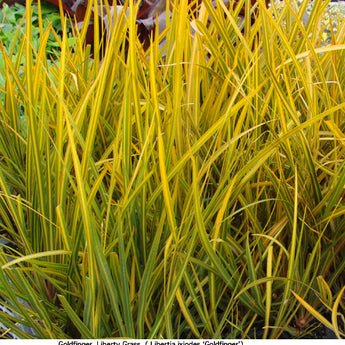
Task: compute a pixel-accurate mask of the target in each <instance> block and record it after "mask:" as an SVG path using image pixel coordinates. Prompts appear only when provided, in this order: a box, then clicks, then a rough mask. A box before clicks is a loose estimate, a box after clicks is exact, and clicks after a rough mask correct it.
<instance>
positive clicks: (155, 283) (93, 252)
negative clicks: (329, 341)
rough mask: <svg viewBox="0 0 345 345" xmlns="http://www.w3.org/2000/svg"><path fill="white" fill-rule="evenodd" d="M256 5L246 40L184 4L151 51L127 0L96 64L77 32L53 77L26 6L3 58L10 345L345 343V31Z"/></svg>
mask: <svg viewBox="0 0 345 345" xmlns="http://www.w3.org/2000/svg"><path fill="white" fill-rule="evenodd" d="M246 2H247V0H244V1H243V3H246ZM90 3H91V2H90ZM249 3H250V1H248V4H249ZM258 3H259V4H258V6H259V14H258V17H257V20H256V22H255V24H254V26H253V27H250V16H249V8H247V9H248V11H247V12H248V16H247V18H246V20H244V21H243V22H241V21H240V20H239V18H238V17H237V12H238V9H235V10H232V9H230V10H227V9H226V8H225V7H224V6H223V5H222V4H221V3H218V5H217V9H215V8H214V7H212V5H211V2H210V0H204V2H203V4H202V6H201V8H200V15H199V17H198V18H197V19H195V18H190V16H189V14H188V13H189V11H188V5H187V2H186V1H185V0H181V1H179V3H178V4H174V5H173V14H172V17H171V18H170V19H169V18H167V20H168V23H167V28H166V30H164V31H163V32H162V33H161V34H160V36H159V37H158V33H157V36H156V39H154V40H153V42H152V44H151V47H150V49H149V50H148V51H144V50H143V49H142V47H141V45H140V43H139V41H138V38H137V35H136V29H135V13H136V10H137V8H136V7H135V6H133V4H132V2H130V4H129V18H126V17H125V15H124V14H119V15H118V16H117V17H116V18H115V20H114V24H113V27H112V28H111V31H112V35H111V38H110V39H109V42H108V45H107V51H106V54H105V57H104V59H103V60H102V61H100V60H99V57H98V56H94V58H93V59H90V56H89V55H88V54H89V53H88V50H86V51H85V50H84V49H83V45H82V40H83V37H84V35H85V30H86V28H83V29H82V31H81V32H80V33H79V32H74V44H73V49H70V47H69V42H68V37H67V32H66V23H65V22H64V21H63V23H62V32H63V34H62V38H61V40H60V39H59V40H58V41H57V42H58V43H59V49H60V53H59V57H57V58H56V61H55V63H54V64H48V61H47V54H46V48H47V42H48V37H49V36H50V35H51V33H52V32H53V29H52V26H51V25H49V26H47V27H45V26H43V22H42V20H41V19H40V18H39V19H38V20H39V22H40V25H41V26H40V28H41V30H40V45H39V46H38V47H35V46H34V45H33V44H32V37H33V36H32V32H33V27H32V25H31V19H30V18H31V10H30V9H31V7H30V6H27V11H26V13H25V18H26V21H25V23H26V25H25V26H21V28H22V29H23V30H24V36H23V37H24V39H21V40H20V41H18V44H19V47H20V48H19V52H18V54H17V56H16V57H15V58H14V56H13V55H12V53H11V52H9V51H6V50H5V49H3V46H2V45H0V48H1V54H2V59H3V60H4V65H3V67H2V68H1V70H0V73H1V74H2V76H3V78H4V80H5V85H4V86H3V87H1V89H0V92H1V94H2V98H1V99H2V101H1V103H0V153H1V158H0V221H1V230H2V232H1V233H2V236H3V237H6V238H7V239H10V241H11V242H12V243H13V246H14V249H13V248H11V247H10V246H5V247H3V250H1V251H0V265H1V270H0V291H1V300H0V304H1V305H2V306H3V307H2V310H4V307H5V308H6V309H7V313H6V312H4V311H1V312H0V322H1V323H2V324H3V325H4V326H5V327H6V328H7V330H5V329H4V330H3V331H2V336H3V337H11V336H13V334H15V335H17V336H18V337H22V338H24V337H36V338H51V337H54V338H56V337H57V338H64V337H76V338H78V337H85V338H93V337H96V338H103V337H137V338H150V337H152V338H153V337H155V338H160V337H165V338H180V337H183V338H187V337H193V338H199V337H204V338H207V337H215V338H220V337H223V338H225V337H231V338H242V337H243V338H246V337H254V336H259V337H265V338H277V337H279V336H280V335H281V334H282V332H283V331H285V332H288V333H289V334H290V336H291V337H298V336H301V335H305V334H307V333H308V332H310V331H311V330H312V329H313V327H314V328H315V325H317V324H318V323H319V322H321V323H323V324H325V325H326V326H327V327H329V328H331V329H333V330H334V332H335V333H336V334H337V335H338V336H339V337H341V336H344V330H342V329H341V328H339V326H338V322H339V320H341V318H343V315H344V299H343V296H342V293H343V292H344V289H343V286H344V285H345V282H344V266H345V261H344V260H343V258H344V255H345V247H344V246H345V235H344V225H345V218H344V213H345V203H344V196H345V195H344V183H345V162H344V154H345V142H344V138H345V135H344V132H345V116H344V109H345V90H343V89H344V85H345V70H344V63H343V61H344V59H345V53H344V52H345V31H344V30H345V27H344V24H343V23H342V22H340V21H339V23H338V25H337V31H336V32H335V31H332V26H330V25H328V23H327V22H325V21H324V20H323V18H324V17H323V16H324V10H325V6H326V5H327V3H322V2H321V1H315V2H314V6H313V8H312V11H311V14H310V17H309V19H308V20H307V22H306V23H305V24H303V23H302V17H303V14H304V13H305V9H306V7H307V6H308V1H304V2H303V3H302V4H300V5H299V6H297V4H294V3H293V2H292V1H286V2H285V5H284V6H283V7H282V6H281V5H279V6H278V5H275V4H272V6H271V8H270V9H269V10H267V9H266V8H265V7H264V3H263V2H262V1H261V0H259V2H258ZM124 13H125V11H124ZM88 14H89V15H90V11H89V13H88ZM95 27H98V26H97V25H96V26H95ZM326 29H327V30H330V31H329V32H330V34H329V35H328V36H327V37H326V36H325V35H323V32H325V30H326ZM18 30H19V29H18ZM96 34H97V35H98V34H99V33H96ZM56 37H58V36H56ZM16 39H18V38H16ZM127 39H128V44H127V43H126V40H127ZM159 43H161V45H160V46H159ZM96 48H97V47H96ZM23 60H24V63H22V61H23ZM9 311H11V312H12V313H13V314H11V315H8V312H9ZM326 316H327V317H328V316H329V317H328V318H326ZM20 325H25V326H28V327H30V328H31V329H32V330H33V331H34V334H30V333H29V332H27V329H24V330H23V328H22V327H20ZM253 330H256V331H257V333H255V332H253Z"/></svg>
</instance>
